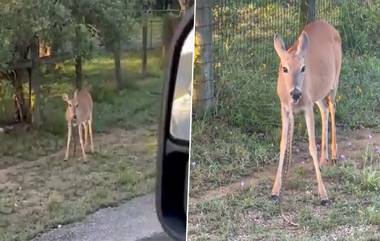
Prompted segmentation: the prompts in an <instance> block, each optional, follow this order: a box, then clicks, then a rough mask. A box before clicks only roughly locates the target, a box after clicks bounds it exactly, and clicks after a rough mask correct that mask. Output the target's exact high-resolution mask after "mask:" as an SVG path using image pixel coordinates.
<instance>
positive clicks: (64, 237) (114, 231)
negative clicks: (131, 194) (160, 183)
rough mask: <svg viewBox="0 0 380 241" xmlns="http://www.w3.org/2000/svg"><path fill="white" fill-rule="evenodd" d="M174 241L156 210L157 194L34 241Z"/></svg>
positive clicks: (50, 232)
mask: <svg viewBox="0 0 380 241" xmlns="http://www.w3.org/2000/svg"><path fill="white" fill-rule="evenodd" d="M153 240H154V241H172V239H170V238H169V237H168V236H167V235H166V234H165V233H164V231H163V229H162V227H161V225H160V223H159V221H158V218H157V215H156V211H155V205H154V194H149V195H146V196H143V197H138V198H135V199H133V200H131V201H128V202H126V203H124V204H121V205H120V206H118V207H114V208H105V209H101V210H99V211H97V212H95V213H93V214H91V215H89V216H87V217H86V218H85V219H84V220H83V221H81V222H78V223H73V224H68V225H64V226H62V227H60V228H57V229H54V230H51V231H49V232H47V233H44V234H42V235H39V236H37V237H36V238H34V239H33V240H31V241H153Z"/></svg>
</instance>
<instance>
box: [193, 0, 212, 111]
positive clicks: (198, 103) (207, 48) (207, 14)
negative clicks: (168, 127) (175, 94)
mask: <svg viewBox="0 0 380 241" xmlns="http://www.w3.org/2000/svg"><path fill="white" fill-rule="evenodd" d="M195 21H196V22H195V24H196V25H195V28H196V32H197V33H198V34H197V35H196V38H198V39H197V40H196V41H195V42H196V43H198V44H199V45H198V46H196V47H198V48H200V53H201V54H200V63H198V66H199V68H200V77H199V79H195V81H194V103H195V108H196V109H198V111H200V112H203V113H205V112H207V111H208V110H209V109H210V108H211V107H212V105H213V102H214V69H213V50H212V46H213V45H212V31H213V29H212V3H210V2H209V1H198V2H197V14H196V20H195Z"/></svg>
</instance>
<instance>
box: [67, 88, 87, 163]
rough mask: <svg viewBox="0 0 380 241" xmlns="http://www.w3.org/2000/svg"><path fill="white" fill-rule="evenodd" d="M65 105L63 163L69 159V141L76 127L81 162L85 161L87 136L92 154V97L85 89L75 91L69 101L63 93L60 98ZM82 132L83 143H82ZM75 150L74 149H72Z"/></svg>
mask: <svg viewBox="0 0 380 241" xmlns="http://www.w3.org/2000/svg"><path fill="white" fill-rule="evenodd" d="M62 98H63V100H64V101H65V102H66V103H67V109H66V122H67V146H66V153H65V159H64V160H65V161H67V160H68V158H69V148H70V141H71V137H72V129H73V127H75V126H77V127H78V133H79V142H80V145H81V150H82V156H83V160H84V161H85V162H86V161H87V156H86V151H85V147H87V146H88V136H89V137H90V143H91V153H93V152H94V143H93V139H92V106H93V102H92V97H91V94H90V92H89V91H88V90H87V89H84V88H82V89H81V90H75V92H74V97H73V98H72V99H69V97H68V95H67V94H66V93H65V94H63V96H62ZM83 130H84V134H85V135H84V143H83ZM74 148H75V147H74Z"/></svg>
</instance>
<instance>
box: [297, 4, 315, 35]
mask: <svg viewBox="0 0 380 241" xmlns="http://www.w3.org/2000/svg"><path fill="white" fill-rule="evenodd" d="M314 20H315V0H301V4H300V26H299V33H301V32H302V30H303V28H304V27H305V25H306V24H308V23H310V22H312V21H314Z"/></svg>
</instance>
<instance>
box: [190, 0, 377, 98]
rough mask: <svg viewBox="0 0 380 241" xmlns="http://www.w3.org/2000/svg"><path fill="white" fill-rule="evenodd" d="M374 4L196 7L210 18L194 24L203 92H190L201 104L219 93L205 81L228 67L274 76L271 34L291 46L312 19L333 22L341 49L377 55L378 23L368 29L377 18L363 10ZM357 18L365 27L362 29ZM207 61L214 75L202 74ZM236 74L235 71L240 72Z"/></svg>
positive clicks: (236, 0) (279, 0)
mask: <svg viewBox="0 0 380 241" xmlns="http://www.w3.org/2000/svg"><path fill="white" fill-rule="evenodd" d="M372 4H375V3H374V1H369V0H368V1H361V0H353V1H342V0H266V1H264V0H256V1H250V0H214V1H213V2H210V4H209V6H199V7H197V15H198V13H199V12H201V11H202V10H203V11H207V9H206V8H210V9H209V10H210V15H211V18H212V21H209V22H203V23H198V24H197V25H196V31H197V33H198V34H197V37H198V39H196V43H197V45H196V48H197V49H198V50H197V51H198V57H197V56H196V57H197V58H196V72H195V79H194V88H195V89H196V90H197V86H202V87H201V88H199V89H201V91H199V90H198V92H201V93H198V94H196V95H195V96H194V98H195V100H194V102H195V103H203V102H205V101H208V100H209V99H214V98H215V97H216V96H217V95H218V93H217V92H218V90H217V89H218V88H219V89H220V88H222V87H221V86H218V88H216V90H215V91H204V90H203V89H204V88H207V83H208V82H211V83H217V85H218V84H219V83H218V80H219V79H220V78H221V75H223V74H225V73H224V72H225V67H226V65H228V66H229V69H231V68H234V67H235V68H237V69H240V70H241V71H242V72H243V71H244V70H247V69H249V70H254V71H256V70H257V71H260V73H263V74H268V75H275V71H276V68H277V61H278V60H277V58H275V55H274V49H273V36H274V34H275V33H279V34H280V35H281V36H282V37H283V39H284V41H285V44H286V47H290V45H291V44H292V43H293V42H294V41H295V40H296V38H297V37H298V35H299V33H300V31H301V30H302V29H303V27H304V26H305V24H307V22H310V21H312V20H319V19H320V20H325V21H327V22H329V23H331V24H332V25H333V26H335V27H336V28H337V29H338V30H339V31H340V32H341V35H342V39H343V47H344V49H345V50H349V51H358V52H361V53H364V52H369V53H375V54H376V55H379V53H378V52H379V50H378V49H379V48H376V46H377V45H378V40H377V38H376V37H374V36H375V35H376V34H378V33H379V30H378V29H377V28H376V26H377V25H376V24H373V26H372V27H371V26H369V27H368V23H371V22H376V21H379V20H376V18H375V14H374V15H373V16H372V15H371V16H368V14H367V12H366V11H368V9H370V8H371V7H372V6H371V5H372ZM200 8H201V9H200ZM197 18H198V16H197ZM372 18H373V20H372ZM350 19H352V20H351V21H352V22H350ZM360 22H365V23H366V24H367V25H364V24H363V27H360V26H359V25H360V24H358V23H360ZM205 28H206V29H207V30H208V31H211V32H212V39H210V40H209V41H204V40H201V39H200V37H199V35H200V34H201V32H202V30H204V29H205ZM371 34H372V35H373V37H372V38H371V39H370V40H371V41H369V42H368V36H367V35H371ZM364 35H365V36H364ZM207 48H212V57H211V58H210V56H208V57H206V59H207V60H206V61H205V58H203V56H202V55H203V53H202V55H201V54H200V53H199V52H203V51H204V49H207ZM209 61H211V62H212V67H210V68H209V69H208V70H206V71H211V72H212V73H213V74H209V75H207V76H205V75H202V72H204V71H205V68H204V67H205V65H208V64H209V63H208V62H209ZM231 65H232V66H231ZM235 72H236V73H239V71H238V70H237V71H235ZM207 77H209V78H207ZM238 77H239V76H236V78H238ZM263 77H264V78H265V76H263ZM209 85H210V84H209ZM196 92H197V91H196ZM205 94H206V95H205Z"/></svg>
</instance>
